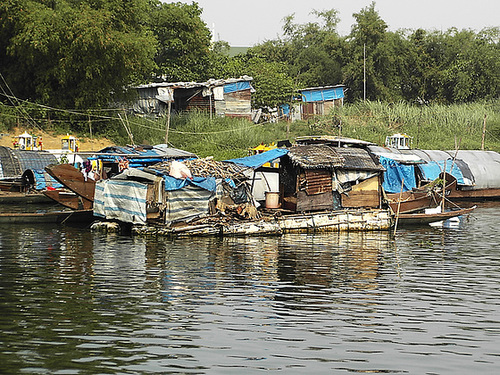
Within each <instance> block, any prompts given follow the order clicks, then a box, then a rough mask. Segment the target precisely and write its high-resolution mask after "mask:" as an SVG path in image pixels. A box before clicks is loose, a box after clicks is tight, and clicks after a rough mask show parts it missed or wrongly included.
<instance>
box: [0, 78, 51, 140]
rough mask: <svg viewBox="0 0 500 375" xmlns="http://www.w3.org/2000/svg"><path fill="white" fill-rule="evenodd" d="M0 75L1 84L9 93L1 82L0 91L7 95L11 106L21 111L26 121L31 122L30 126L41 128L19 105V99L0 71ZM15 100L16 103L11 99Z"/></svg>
mask: <svg viewBox="0 0 500 375" xmlns="http://www.w3.org/2000/svg"><path fill="white" fill-rule="evenodd" d="M0 77H1V78H2V81H3V85H5V87H6V88H7V89H8V90H9V92H10V95H9V94H7V92H6V91H5V88H4V86H3V85H2V84H0V88H1V89H2V93H3V95H4V96H6V97H7V99H9V101H10V103H11V104H12V106H13V107H14V108H15V109H16V111H19V112H20V113H21V115H22V116H23V117H24V118H25V119H27V122H28V123H30V122H31V125H32V126H35V127H37V128H38V129H40V130H42V128H41V127H40V126H39V125H38V124H37V123H36V121H35V120H34V119H33V118H32V117H31V115H30V114H29V113H28V111H26V109H25V108H23V107H22V106H20V105H19V99H18V98H17V97H16V96H15V95H14V93H13V92H12V89H11V88H10V86H9V84H8V83H7V81H6V80H5V78H4V76H3V74H2V72H0ZM14 99H15V100H16V102H17V105H16V103H14V102H13V100H14Z"/></svg>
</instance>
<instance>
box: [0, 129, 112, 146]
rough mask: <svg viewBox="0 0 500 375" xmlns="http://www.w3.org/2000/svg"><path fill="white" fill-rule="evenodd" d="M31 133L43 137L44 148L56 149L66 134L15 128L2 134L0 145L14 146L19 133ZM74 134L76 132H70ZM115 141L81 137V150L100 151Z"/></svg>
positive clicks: (0, 135)
mask: <svg viewBox="0 0 500 375" xmlns="http://www.w3.org/2000/svg"><path fill="white" fill-rule="evenodd" d="M25 131H26V132H27V133H28V134H31V135H32V136H37V137H40V136H41V137H42V142H43V148H44V149H55V150H58V149H60V148H61V138H62V137H64V136H65V134H54V133H47V132H44V131H40V130H38V129H36V130H32V129H23V128H15V129H13V130H11V131H9V132H8V133H1V134H0V146H6V147H12V145H13V143H12V141H13V137H15V136H17V135H21V134H23V133H24V132H25ZM70 135H74V134H70ZM113 144H114V143H113V142H111V141H110V140H108V139H106V138H97V139H96V138H94V139H89V138H80V151H82V152H83V151H99V150H101V149H103V148H104V147H107V146H111V145H113Z"/></svg>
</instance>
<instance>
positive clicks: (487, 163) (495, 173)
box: [401, 150, 500, 189]
mask: <svg viewBox="0 0 500 375" xmlns="http://www.w3.org/2000/svg"><path fill="white" fill-rule="evenodd" d="M401 152H402V153H403V154H406V155H415V156H417V157H419V158H421V159H423V160H425V161H436V162H437V161H440V160H447V159H453V158H454V157H455V155H456V159H457V161H456V164H457V165H458V167H459V168H460V170H461V171H462V173H463V174H464V177H465V176H469V175H470V174H472V180H473V181H474V183H475V185H474V189H493V188H495V189H498V188H500V154H499V153H498V152H495V151H481V150H459V151H458V152H457V151H455V150H448V151H441V150H401ZM462 163H465V164H466V166H464V165H463V164H462ZM466 167H468V169H469V171H467V170H466Z"/></svg>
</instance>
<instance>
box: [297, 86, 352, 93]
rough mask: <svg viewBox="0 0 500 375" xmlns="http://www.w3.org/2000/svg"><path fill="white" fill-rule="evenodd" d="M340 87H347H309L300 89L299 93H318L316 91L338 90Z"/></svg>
mask: <svg viewBox="0 0 500 375" xmlns="http://www.w3.org/2000/svg"><path fill="white" fill-rule="evenodd" d="M340 87H346V86H345V85H333V86H319V87H307V88H305V89H299V90H297V91H298V92H302V91H316V90H325V89H336V88H340Z"/></svg>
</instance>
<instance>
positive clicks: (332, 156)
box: [288, 144, 345, 169]
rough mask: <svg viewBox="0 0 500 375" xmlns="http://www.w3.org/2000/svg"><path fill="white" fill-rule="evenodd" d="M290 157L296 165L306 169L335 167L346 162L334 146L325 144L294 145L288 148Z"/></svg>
mask: <svg viewBox="0 0 500 375" xmlns="http://www.w3.org/2000/svg"><path fill="white" fill-rule="evenodd" d="M288 157H290V160H291V161H292V163H293V164H294V165H297V166H300V167H302V168H304V169H318V168H327V169H333V168H338V167H341V166H342V165H344V162H345V159H344V158H343V157H342V156H341V155H339V154H338V153H337V152H336V151H335V149H334V148H333V147H330V146H327V145H323V144H319V145H298V146H293V147H291V148H290V149H289V150H288Z"/></svg>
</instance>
